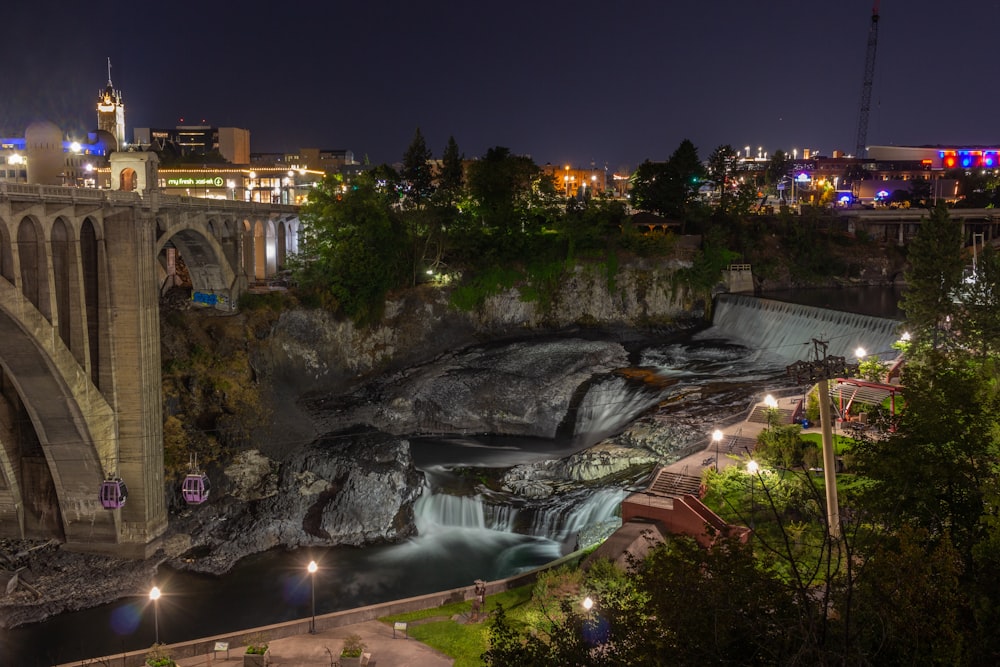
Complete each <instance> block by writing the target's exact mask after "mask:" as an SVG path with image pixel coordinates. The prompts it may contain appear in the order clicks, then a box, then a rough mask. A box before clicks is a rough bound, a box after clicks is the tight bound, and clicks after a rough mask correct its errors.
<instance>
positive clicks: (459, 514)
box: [413, 487, 517, 535]
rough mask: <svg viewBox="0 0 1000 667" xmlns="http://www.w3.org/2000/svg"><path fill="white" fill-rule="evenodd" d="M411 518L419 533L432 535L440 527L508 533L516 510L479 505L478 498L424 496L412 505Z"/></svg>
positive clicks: (508, 506)
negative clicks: (412, 516)
mask: <svg viewBox="0 0 1000 667" xmlns="http://www.w3.org/2000/svg"><path fill="white" fill-rule="evenodd" d="M413 514H414V519H415V521H416V524H417V531H418V532H419V533H420V534H422V535H423V534H428V533H433V532H435V531H437V530H440V529H442V528H469V529H473V530H495V531H500V532H504V533H509V532H512V529H513V526H514V520H515V519H516V518H517V508H515V507H512V506H510V505H492V504H486V503H484V502H483V499H482V496H478V495H477V496H452V495H449V494H447V493H433V492H432V491H431V490H430V489H429V488H426V487H425V488H424V493H423V495H422V496H420V498H419V499H417V502H416V503H414V505H413Z"/></svg>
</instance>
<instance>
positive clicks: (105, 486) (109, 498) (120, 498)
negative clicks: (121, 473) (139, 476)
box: [98, 477, 128, 510]
mask: <svg viewBox="0 0 1000 667" xmlns="http://www.w3.org/2000/svg"><path fill="white" fill-rule="evenodd" d="M98 495H99V496H100V499H101V506H102V507H104V509H106V510H116V509H118V508H119V507H121V506H122V505H124V504H125V499H126V498H128V487H127V486H125V480H123V479H122V478H121V477H115V478H113V479H112V478H109V479H106V480H104V481H103V482H101V491H100V493H99V494H98Z"/></svg>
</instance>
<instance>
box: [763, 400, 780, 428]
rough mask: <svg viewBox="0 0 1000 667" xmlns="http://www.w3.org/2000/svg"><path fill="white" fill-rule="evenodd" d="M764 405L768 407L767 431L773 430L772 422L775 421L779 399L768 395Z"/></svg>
mask: <svg viewBox="0 0 1000 667" xmlns="http://www.w3.org/2000/svg"><path fill="white" fill-rule="evenodd" d="M764 405H766V406H767V429H768V430H771V422H772V421H774V412H775V410H777V409H778V399H776V398H775V397H774V396H772V395H771V394H768V395H767V396H765V397H764Z"/></svg>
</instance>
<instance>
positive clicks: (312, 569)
mask: <svg viewBox="0 0 1000 667" xmlns="http://www.w3.org/2000/svg"><path fill="white" fill-rule="evenodd" d="M308 569H309V582H310V584H311V588H312V619H311V620H310V621H309V634H311V635H314V634H316V570H318V569H319V566H318V565H316V561H314V560H311V561H309V568H308Z"/></svg>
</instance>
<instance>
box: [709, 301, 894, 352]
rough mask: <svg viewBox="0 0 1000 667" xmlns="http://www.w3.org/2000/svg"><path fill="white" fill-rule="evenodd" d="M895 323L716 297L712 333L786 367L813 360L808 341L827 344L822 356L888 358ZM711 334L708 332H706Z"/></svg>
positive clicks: (782, 303) (779, 302) (880, 318)
mask: <svg viewBox="0 0 1000 667" xmlns="http://www.w3.org/2000/svg"><path fill="white" fill-rule="evenodd" d="M901 324H902V322H901V321H900V320H896V319H892V318H888V317H875V316H871V315H860V314H858V313H851V312H847V311H841V310H831V309H828V308H816V307H814V306H804V305H800V304H795V303H787V302H784V301H775V300H773V299H760V298H757V297H752V296H742V295H736V294H722V295H719V296H718V297H717V298H716V302H715V316H714V317H713V319H712V330H715V333H716V334H718V335H722V336H725V337H727V338H732V339H734V340H737V341H739V342H741V343H742V344H744V345H746V346H747V347H748V348H750V349H751V350H754V352H755V354H756V355H757V356H760V357H768V358H770V359H772V360H774V361H776V362H779V363H784V364H791V363H793V362H795V361H799V360H808V359H811V358H813V357H812V355H813V343H812V341H813V339H818V340H823V341H827V342H828V343H829V346H828V348H827V354H829V355H834V356H841V357H845V358H847V359H853V357H854V351H855V350H856V349H857V348H858V347H863V348H864V349H865V350H867V351H868V353H869V354H874V355H878V356H879V357H880V358H882V359H887V358H893V357H895V356H896V351H895V350H894V349H893V348H892V344H893V343H894V342H896V341H897V340H899V336H900V332H899V328H900V326H901ZM710 331H711V330H710Z"/></svg>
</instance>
